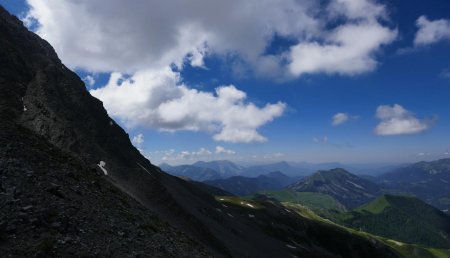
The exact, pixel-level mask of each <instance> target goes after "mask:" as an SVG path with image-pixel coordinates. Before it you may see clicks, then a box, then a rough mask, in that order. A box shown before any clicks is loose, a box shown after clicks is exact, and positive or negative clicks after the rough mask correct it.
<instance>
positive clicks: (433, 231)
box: [336, 195, 450, 248]
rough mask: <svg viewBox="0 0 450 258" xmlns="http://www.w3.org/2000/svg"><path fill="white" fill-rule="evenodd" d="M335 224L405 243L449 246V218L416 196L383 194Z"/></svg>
mask: <svg viewBox="0 0 450 258" xmlns="http://www.w3.org/2000/svg"><path fill="white" fill-rule="evenodd" d="M336 221H337V222H339V223H341V224H343V225H345V226H349V227H352V228H355V229H360V230H362V231H366V232H369V233H372V234H375V235H379V236H383V237H387V238H391V239H394V240H398V241H401V242H405V243H412V244H420V245H424V246H429V247H434V248H449V247H450V217H449V216H448V215H447V214H445V213H443V212H441V211H440V210H438V209H436V208H434V207H432V206H430V205H428V204H426V203H425V202H423V201H421V200H420V199H418V198H415V197H409V196H394V195H382V196H380V197H379V198H377V199H376V200H374V201H372V202H370V203H368V204H366V205H363V206H361V207H359V208H357V209H355V210H354V211H351V212H348V213H344V214H340V215H338V216H337V220H336Z"/></svg>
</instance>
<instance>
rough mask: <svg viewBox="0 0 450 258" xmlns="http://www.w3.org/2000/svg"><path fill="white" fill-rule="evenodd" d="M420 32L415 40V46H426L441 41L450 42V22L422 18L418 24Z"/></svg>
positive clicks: (418, 20)
mask: <svg viewBox="0 0 450 258" xmlns="http://www.w3.org/2000/svg"><path fill="white" fill-rule="evenodd" d="M416 25H417V27H418V28H419V30H418V31H417V33H416V37H415V39H414V45H415V46H425V45H429V44H432V43H436V42H438V41H441V40H450V20H445V19H440V20H434V21H432V20H429V19H428V18H427V17H426V16H420V17H419V18H418V19H417V22H416Z"/></svg>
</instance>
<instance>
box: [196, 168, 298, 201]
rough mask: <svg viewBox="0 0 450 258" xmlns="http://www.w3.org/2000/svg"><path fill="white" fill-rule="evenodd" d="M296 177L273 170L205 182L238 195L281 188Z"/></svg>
mask: <svg viewBox="0 0 450 258" xmlns="http://www.w3.org/2000/svg"><path fill="white" fill-rule="evenodd" d="M295 181H296V179H293V178H291V177H288V176H286V175H284V174H283V173H281V172H272V173H269V174H267V175H261V176H258V177H243V176H233V177H230V178H227V179H219V180H213V181H205V182H204V183H205V184H208V185H211V186H214V187H217V188H219V189H222V190H224V191H227V192H230V193H232V194H236V195H241V196H245V195H251V194H254V193H257V192H260V191H272V190H280V189H282V188H284V187H286V186H288V185H289V184H291V183H293V182H295Z"/></svg>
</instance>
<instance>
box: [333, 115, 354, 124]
mask: <svg viewBox="0 0 450 258" xmlns="http://www.w3.org/2000/svg"><path fill="white" fill-rule="evenodd" d="M349 119H350V117H349V115H348V114H346V113H337V114H335V115H334V116H333V118H332V119H331V120H332V121H331V124H332V125H333V126H338V125H341V124H343V123H345V122H347V121H348V120H349Z"/></svg>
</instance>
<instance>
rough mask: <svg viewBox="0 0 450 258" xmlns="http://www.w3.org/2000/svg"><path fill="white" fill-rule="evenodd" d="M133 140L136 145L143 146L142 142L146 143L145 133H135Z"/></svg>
mask: <svg viewBox="0 0 450 258" xmlns="http://www.w3.org/2000/svg"><path fill="white" fill-rule="evenodd" d="M131 142H132V143H133V145H134V146H136V147H138V148H140V147H141V146H142V144H143V143H144V135H143V134H141V133H140V134H138V135H135V136H134V137H133V139H132V140H131Z"/></svg>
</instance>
